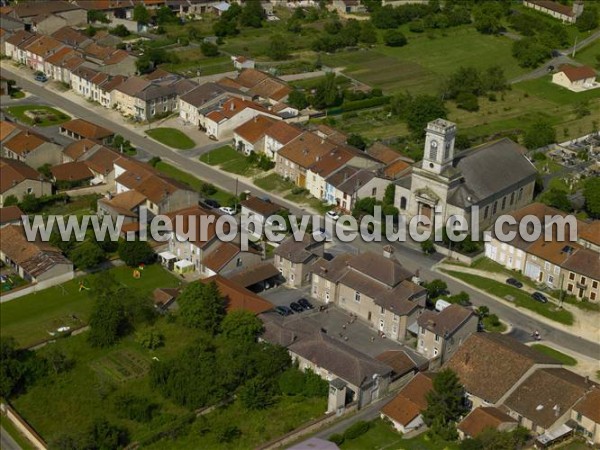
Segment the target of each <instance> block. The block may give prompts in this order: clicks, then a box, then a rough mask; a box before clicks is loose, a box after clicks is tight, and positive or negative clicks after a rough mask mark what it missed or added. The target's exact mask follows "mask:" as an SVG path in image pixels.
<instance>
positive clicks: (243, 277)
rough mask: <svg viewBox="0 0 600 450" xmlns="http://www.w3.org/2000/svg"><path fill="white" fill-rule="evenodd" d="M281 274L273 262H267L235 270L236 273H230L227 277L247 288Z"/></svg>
mask: <svg viewBox="0 0 600 450" xmlns="http://www.w3.org/2000/svg"><path fill="white" fill-rule="evenodd" d="M279 275H280V272H279V270H278V269H277V268H276V267H275V266H274V265H273V264H271V263H268V262H265V263H262V264H257V265H255V266H252V267H248V268H246V269H243V270H241V271H239V272H235V273H234V274H231V275H228V276H227V278H229V279H230V280H231V281H233V282H234V283H237V284H239V285H240V286H243V287H245V288H247V287H250V286H252V285H253V284H257V283H260V282H261V281H265V280H268V279H269V278H273V277H278V276H279Z"/></svg>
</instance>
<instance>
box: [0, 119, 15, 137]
mask: <svg viewBox="0 0 600 450" xmlns="http://www.w3.org/2000/svg"><path fill="white" fill-rule="evenodd" d="M18 129H19V126H18V125H16V124H14V123H12V122H7V121H6V120H2V121H0V142H2V141H4V139H6V138H7V137H8V136H10V135H11V134H12V132H13V131H15V130H18Z"/></svg>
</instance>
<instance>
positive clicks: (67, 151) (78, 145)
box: [63, 139, 99, 161]
mask: <svg viewBox="0 0 600 450" xmlns="http://www.w3.org/2000/svg"><path fill="white" fill-rule="evenodd" d="M97 145H99V144H98V143H97V142H95V141H92V140H90V139H81V140H79V141H75V142H73V143H71V144H69V145H67V146H66V147H65V148H64V150H63V154H64V155H66V156H68V157H69V158H71V159H72V160H74V161H76V160H78V159H79V158H81V156H83V154H84V153H86V152H88V151H89V150H91V149H92V148H94V147H95V146H97Z"/></svg>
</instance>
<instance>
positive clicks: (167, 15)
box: [156, 6, 178, 25]
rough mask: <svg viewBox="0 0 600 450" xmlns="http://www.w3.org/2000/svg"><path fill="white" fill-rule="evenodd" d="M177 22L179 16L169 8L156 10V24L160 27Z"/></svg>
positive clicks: (163, 7) (162, 7)
mask: <svg viewBox="0 0 600 450" xmlns="http://www.w3.org/2000/svg"><path fill="white" fill-rule="evenodd" d="M176 22H178V19H177V15H176V14H175V12H173V10H172V9H171V8H169V7H168V6H161V7H160V8H158V9H157V10H156V23H157V24H158V25H165V24H168V23H176Z"/></svg>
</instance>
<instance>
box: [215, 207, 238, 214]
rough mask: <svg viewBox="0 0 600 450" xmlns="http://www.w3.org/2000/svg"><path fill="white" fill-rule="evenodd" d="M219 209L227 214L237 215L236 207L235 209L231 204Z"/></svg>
mask: <svg viewBox="0 0 600 450" xmlns="http://www.w3.org/2000/svg"><path fill="white" fill-rule="evenodd" d="M219 211H221V212H222V213H225V214H229V215H230V216H235V209H233V208H232V207H230V206H221V207H220V208H219Z"/></svg>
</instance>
